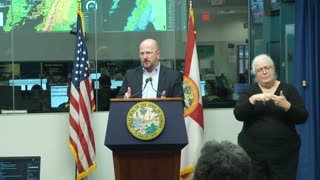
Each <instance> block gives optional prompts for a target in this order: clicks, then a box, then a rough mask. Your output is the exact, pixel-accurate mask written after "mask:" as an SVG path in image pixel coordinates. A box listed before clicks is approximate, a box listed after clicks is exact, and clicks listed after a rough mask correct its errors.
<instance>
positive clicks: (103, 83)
mask: <svg viewBox="0 0 320 180" xmlns="http://www.w3.org/2000/svg"><path fill="white" fill-rule="evenodd" d="M99 84H100V88H110V87H111V79H110V76H107V75H101V76H100V78H99Z"/></svg>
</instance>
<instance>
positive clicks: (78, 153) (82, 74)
mask: <svg viewBox="0 0 320 180" xmlns="http://www.w3.org/2000/svg"><path fill="white" fill-rule="evenodd" d="M77 14H78V19H77V42H76V48H75V60H74V63H73V70H72V82H71V88H70V91H71V92H70V109H69V122H70V132H69V146H70V149H71V152H72V154H73V155H74V157H75V160H76V167H77V180H81V179H84V178H86V177H87V176H88V175H89V174H90V172H91V171H92V170H94V169H95V168H96V164H95V156H96V149H95V142H94V134H93V130H92V127H91V119H92V111H93V110H94V108H95V103H94V96H93V89H92V80H91V76H90V66H89V59H88V51H87V47H86V42H85V38H84V26H83V14H82V12H81V11H80V10H78V13H77Z"/></svg>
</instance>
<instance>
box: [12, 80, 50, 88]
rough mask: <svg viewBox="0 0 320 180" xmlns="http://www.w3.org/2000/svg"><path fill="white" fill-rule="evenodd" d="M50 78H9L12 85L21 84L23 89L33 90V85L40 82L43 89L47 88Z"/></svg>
mask: <svg viewBox="0 0 320 180" xmlns="http://www.w3.org/2000/svg"><path fill="white" fill-rule="evenodd" d="M47 82H48V79H45V78H43V79H9V85H10V86H21V91H26V90H29V91H30V90H31V88H32V86H34V85H36V84H38V85H40V86H41V87H42V90H47Z"/></svg>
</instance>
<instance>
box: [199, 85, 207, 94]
mask: <svg viewBox="0 0 320 180" xmlns="http://www.w3.org/2000/svg"><path fill="white" fill-rule="evenodd" d="M205 85H206V81H200V91H201V92H200V93H201V96H204V95H206V90H205Z"/></svg>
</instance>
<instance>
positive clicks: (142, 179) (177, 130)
mask: <svg viewBox="0 0 320 180" xmlns="http://www.w3.org/2000/svg"><path fill="white" fill-rule="evenodd" d="M140 102H152V103H154V104H156V105H157V106H158V107H160V109H161V110H162V112H163V113H164V117H165V125H164V128H163V130H162V132H161V133H160V134H159V135H158V136H157V137H155V138H154V139H151V140H140V139H138V138H136V137H134V136H133V135H132V134H131V133H130V132H129V129H128V127H127V115H128V112H129V110H130V109H131V108H132V107H133V106H135V105H136V104H137V103H140ZM110 103H111V104H110V111H109V119H108V125H107V130H106V136H105V146H107V147H108V148H109V149H111V150H112V152H113V164H114V172H115V179H116V180H151V179H152V180H179V177H180V152H181V149H182V148H183V147H184V146H185V145H187V144H188V137H187V132H186V127H185V122H184V117H183V105H182V100H181V98H150V99H149V98H148V99H146V98H144V99H142V98H131V99H111V100H110Z"/></svg>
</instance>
